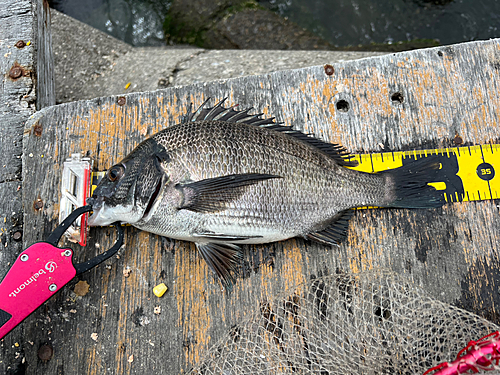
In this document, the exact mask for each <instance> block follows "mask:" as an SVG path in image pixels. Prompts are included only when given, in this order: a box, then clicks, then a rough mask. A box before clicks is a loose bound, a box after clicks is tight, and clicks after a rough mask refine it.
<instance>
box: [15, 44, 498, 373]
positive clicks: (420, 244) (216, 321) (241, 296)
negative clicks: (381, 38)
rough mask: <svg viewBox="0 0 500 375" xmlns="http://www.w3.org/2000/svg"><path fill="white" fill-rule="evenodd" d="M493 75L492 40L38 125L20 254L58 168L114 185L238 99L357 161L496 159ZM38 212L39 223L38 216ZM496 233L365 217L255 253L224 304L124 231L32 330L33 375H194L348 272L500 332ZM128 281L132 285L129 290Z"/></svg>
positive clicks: (193, 265)
mask: <svg viewBox="0 0 500 375" xmlns="http://www.w3.org/2000/svg"><path fill="white" fill-rule="evenodd" d="M499 67H500V40H491V41H487V42H474V43H466V44H460V45H455V46H449V47H440V48H435V49H427V50H417V51H411V52H405V53H400V54H393V55H387V56H382V57H379V58H372V59H365V60H358V61H349V62H344V63H336V64H333V65H332V66H331V67H328V68H327V69H325V68H326V67H324V66H318V67H312V68H306V69H300V70H292V71H282V72H276V73H272V74H268V75H263V76H253V77H244V78H239V79H232V80H227V81H221V82H216V83H211V84H204V85H191V86H185V87H174V88H169V89H165V90H161V91H155V92H149V93H135V94H130V95H127V96H125V99H126V103H125V104H124V105H119V104H118V98H117V97H108V98H100V99H95V100H90V101H82V102H75V103H68V104H65V105H60V106H57V107H51V108H47V109H44V110H42V111H40V112H38V113H37V115H36V116H35V117H34V118H33V119H32V120H31V121H30V122H29V123H27V124H26V129H25V133H24V134H25V136H24V163H25V164H24V165H25V167H24V168H23V181H24V184H25V189H24V191H25V195H24V198H23V199H24V200H23V204H24V207H25V208H26V209H25V222H26V223H29V224H27V225H29V227H30V228H37V230H31V231H29V232H28V231H26V233H25V236H24V243H25V244H26V245H27V244H30V243H32V242H34V241H37V240H40V239H43V238H44V237H45V236H46V235H47V234H48V233H49V232H50V231H51V230H52V229H53V228H54V227H55V226H56V222H57V216H58V202H59V198H60V194H59V190H60V176H61V168H62V162H63V160H64V158H66V157H67V156H69V155H70V154H71V153H74V152H80V151H82V152H83V153H86V154H89V155H90V156H92V157H93V158H94V159H95V165H96V167H97V169H99V170H103V169H106V168H108V167H110V166H111V165H112V164H113V163H114V162H116V161H117V160H119V159H120V158H122V157H123V156H125V155H126V154H127V153H128V152H130V151H131V150H132V149H133V148H134V146H135V145H137V143H139V141H141V140H143V139H144V138H145V137H147V136H148V135H151V134H153V133H155V132H157V131H159V130H160V129H162V128H164V127H165V126H168V125H169V124H175V123H177V122H178V121H179V120H180V119H181V117H182V116H183V115H184V114H185V113H186V111H187V109H188V107H189V104H190V103H191V102H192V103H193V104H194V105H195V106H197V105H199V104H201V103H202V102H203V101H204V100H205V99H206V98H209V97H211V98H213V101H214V102H216V101H218V100H220V99H222V98H224V97H229V100H228V104H235V103H239V104H240V108H245V107H250V106H253V107H255V111H256V112H264V113H265V114H266V115H268V116H276V117H277V119H278V120H279V121H283V122H284V123H285V124H286V125H292V126H294V127H295V128H297V129H301V130H304V131H305V132H308V133H314V134H317V135H318V136H319V137H321V138H322V139H325V140H329V141H332V142H340V143H342V144H344V145H345V146H347V147H348V148H349V149H350V150H352V151H354V152H370V151H380V150H381V147H383V149H384V150H408V149H413V148H424V147H427V148H428V147H445V146H450V145H452V144H453V139H454V137H455V135H456V133H458V134H459V135H460V136H461V137H462V139H463V140H464V142H466V144H484V143H488V142H493V143H497V141H498V138H499V130H498V127H497V122H498V117H499V111H500V94H499V92H500V90H499V87H498V83H497V82H499V79H498V78H499V77H498V75H499V70H500V68H499ZM396 93H399V94H398V95H393V94H396ZM391 98H392V99H391ZM401 98H402V99H401ZM122 102H123V99H121V100H120V104H122ZM346 103H347V105H348V110H346V111H345V109H346V107H347V106H346ZM339 108H340V109H339ZM35 126H36V127H37V129H38V130H39V131H37V132H35V131H34V129H35ZM40 130H42V131H41V134H40ZM28 192H29V194H28ZM39 198H40V199H41V200H42V201H43V203H44V207H43V209H42V210H40V211H36V212H35V211H34V210H32V209H31V207H32V205H33V202H34V200H36V199H39ZM499 221H500V219H499V217H498V208H497V202H496V201H486V202H478V203H454V204H450V205H448V206H445V207H443V208H442V209H433V210H372V211H360V212H357V213H356V215H355V217H354V219H353V220H352V223H351V226H350V232H349V238H348V241H347V242H346V243H345V244H343V245H342V246H341V247H340V248H331V247H326V246H321V245H317V244H313V243H309V242H304V241H303V240H301V239H291V240H288V241H284V242H280V243H275V244H268V245H262V246H248V247H247V248H246V249H245V256H244V262H243V269H242V274H243V276H242V277H240V278H239V279H238V282H237V284H236V286H235V288H234V290H233V292H232V293H230V294H225V293H224V292H222V291H221V290H220V285H219V284H218V283H217V282H216V281H215V279H214V277H213V275H212V274H211V272H210V271H209V270H208V268H207V266H206V264H205V263H204V262H202V261H201V260H200V259H199V258H198V257H197V256H196V253H195V249H194V246H193V245H192V244H190V243H186V242H181V241H171V240H168V239H164V238H161V237H158V236H155V235H152V234H149V233H145V232H140V231H138V230H136V229H135V228H132V227H129V228H127V230H126V245H125V247H124V248H123V249H122V250H121V251H120V256H119V257H116V258H114V259H112V260H109V261H108V262H106V263H107V264H106V266H100V267H98V268H96V269H94V270H92V271H90V272H88V273H87V274H83V275H81V277H80V278H79V279H81V280H84V281H86V282H88V284H89V285H90V292H89V293H88V294H86V295H85V296H83V297H78V296H76V295H75V294H74V292H73V289H74V285H75V284H76V282H77V280H75V281H74V282H72V283H71V284H70V285H69V286H68V287H67V288H66V289H64V290H63V291H62V292H61V293H59V294H58V295H57V296H55V297H54V298H53V299H51V300H50V301H48V303H46V304H45V305H44V307H43V308H42V309H39V310H38V311H37V312H36V313H35V314H34V315H32V317H31V318H30V319H29V320H28V322H27V323H26V324H25V327H26V337H29V338H30V340H32V341H33V342H34V345H33V347H32V349H30V348H25V350H26V355H27V373H29V374H38V373H64V372H65V371H66V372H74V373H81V374H144V373H185V372H186V371H188V369H189V368H190V367H191V366H193V365H194V364H195V363H196V362H197V361H198V360H199V359H200V357H201V355H202V354H203V353H204V351H205V350H206V348H207V347H209V346H210V345H212V344H214V343H215V341H216V340H217V339H218V338H219V337H221V336H222V335H223V334H224V333H225V332H227V330H228V329H229V328H230V327H231V326H232V325H234V324H236V323H238V322H239V321H240V320H241V319H242V318H243V317H245V316H247V315H248V314H249V313H250V311H253V310H255V309H258V308H259V304H260V303H263V302H264V301H266V300H270V299H271V298H272V297H273V296H274V295H276V294H277V293H280V292H282V291H284V290H286V289H288V288H290V287H292V286H293V285H296V284H298V283H301V282H303V281H306V280H308V279H309V278H311V277H312V276H313V275H328V274H335V273H336V272H337V271H339V270H347V271H354V272H358V271H361V270H366V269H372V268H378V267H383V268H388V269H392V270H395V271H397V272H399V273H402V274H406V275H407V276H408V277H410V278H411V279H413V280H414V281H415V283H417V284H420V285H422V286H423V287H424V288H425V289H426V290H428V291H429V293H430V294H431V295H432V296H434V297H436V298H438V299H440V300H442V301H444V302H448V303H455V304H458V305H460V306H464V307H466V308H467V309H468V310H470V311H472V312H475V313H477V314H480V315H482V316H485V317H487V318H488V319H492V320H493V321H494V322H496V323H498V322H499V319H498V316H497V315H496V314H497V313H496V312H497V311H498V308H499V306H500V305H499V299H500V296H499V294H498V287H499V286H500V285H499V282H500V280H499V276H498V275H499V274H498V271H497V270H498V243H499V234H498V233H499V229H500V222H499ZM112 233H113V231H112V230H110V229H92V231H91V237H92V240H91V241H96V242H97V243H99V248H95V247H90V248H88V249H84V250H82V249H76V253H77V255H78V258H77V259H80V260H83V259H88V258H89V257H92V256H93V255H95V254H96V253H98V252H100V251H102V249H105V248H107V247H109V246H111V244H112V240H113V234H112ZM124 269H130V270H131V273H130V275H129V276H128V277H126V276H125V275H124V273H123V270H124ZM160 282H165V283H166V284H167V285H168V287H169V291H168V292H167V294H166V295H165V296H164V297H163V298H161V299H158V298H157V297H155V296H154V295H153V293H152V288H153V287H154V286H155V285H156V284H158V283H160ZM157 306H160V307H161V313H160V314H159V315H157V314H155V313H154V308H155V307H157ZM93 333H95V334H97V337H96V336H95V335H94V336H92V334H93ZM92 337H94V338H96V340H94V339H93V338H92ZM48 341H50V342H51V343H52V345H53V347H54V350H55V355H54V358H53V359H52V360H51V361H49V362H48V363H40V362H39V361H37V359H36V348H38V347H39V346H40V345H41V344H42V343H44V342H48ZM131 356H133V361H131V358H132V357H131Z"/></svg>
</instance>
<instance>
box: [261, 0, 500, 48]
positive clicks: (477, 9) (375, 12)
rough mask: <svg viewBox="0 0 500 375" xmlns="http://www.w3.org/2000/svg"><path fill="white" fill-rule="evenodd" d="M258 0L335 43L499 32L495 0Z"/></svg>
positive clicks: (445, 40) (443, 39)
mask: <svg viewBox="0 0 500 375" xmlns="http://www.w3.org/2000/svg"><path fill="white" fill-rule="evenodd" d="M261 4H262V5H264V6H266V7H268V8H270V9H272V10H275V11H277V12H278V13H279V14H280V15H281V16H284V17H288V18H289V19H290V20H293V21H294V22H296V23H298V24H299V25H300V26H302V27H304V28H306V29H309V30H311V31H313V32H315V33H316V34H318V35H320V36H322V37H323V38H324V39H326V40H328V41H329V42H330V43H332V44H334V45H336V46H346V45H358V44H363V45H364V44H370V43H393V42H397V41H407V40H413V39H438V40H439V41H440V43H441V44H452V43H459V42H464V41H471V40H480V39H489V38H494V37H498V36H500V1H496V0H455V1H453V0H452V1H449V0H434V1H425V0H376V1H373V0H264V1H261Z"/></svg>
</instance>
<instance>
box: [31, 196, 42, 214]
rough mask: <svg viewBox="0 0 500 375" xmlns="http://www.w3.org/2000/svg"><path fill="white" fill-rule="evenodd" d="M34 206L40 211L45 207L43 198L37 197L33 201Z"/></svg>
mask: <svg viewBox="0 0 500 375" xmlns="http://www.w3.org/2000/svg"><path fill="white" fill-rule="evenodd" d="M33 208H34V209H35V211H39V210H41V209H42V208H43V201H42V200H41V199H37V200H36V201H35V202H34V203H33Z"/></svg>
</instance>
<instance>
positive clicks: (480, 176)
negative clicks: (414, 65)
mask: <svg viewBox="0 0 500 375" xmlns="http://www.w3.org/2000/svg"><path fill="white" fill-rule="evenodd" d="M421 158H433V159H435V160H436V161H439V163H440V164H441V167H440V170H439V172H438V173H436V177H434V178H432V180H431V181H429V182H428V184H429V185H432V186H434V187H435V188H436V189H438V190H442V191H443V194H444V196H445V199H446V201H447V202H465V201H481V200H486V199H498V198H500V177H497V176H496V172H495V171H496V170H500V145H481V146H464V147H450V148H443V149H433V150H418V151H395V152H382V153H374V154H355V155H353V159H352V160H356V161H358V163H359V164H358V165H357V166H356V167H351V169H354V170H357V171H361V172H368V173H376V172H380V171H385V170H387V169H394V168H398V167H401V166H402V165H403V164H405V163H411V161H414V160H417V159H421ZM104 175H105V172H93V173H92V189H91V192H94V189H95V188H96V186H97V184H98V182H99V181H100V179H101V178H102V177H104Z"/></svg>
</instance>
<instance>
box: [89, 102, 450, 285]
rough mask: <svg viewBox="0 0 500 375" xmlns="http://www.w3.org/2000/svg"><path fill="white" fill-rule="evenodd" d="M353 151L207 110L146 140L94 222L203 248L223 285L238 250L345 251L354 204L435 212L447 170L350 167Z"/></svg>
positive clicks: (115, 173)
mask: <svg viewBox="0 0 500 375" xmlns="http://www.w3.org/2000/svg"><path fill="white" fill-rule="evenodd" d="M350 159H351V157H350V156H349V155H348V154H347V152H346V151H345V149H343V148H342V147H341V146H339V145H334V144H328V143H325V142H322V141H320V140H318V139H315V138H312V137H308V136H306V135H305V134H302V133H300V132H297V131H295V130H293V129H291V128H290V127H285V126H283V125H281V124H276V123H274V122H273V120H272V119H260V118H259V116H254V115H248V113H247V111H236V110H234V109H233V108H224V107H223V106H222V103H219V104H218V105H216V106H215V107H212V108H203V107H201V108H200V109H198V110H197V111H195V112H194V113H192V114H190V115H189V116H188V117H187V120H186V122H185V123H182V124H178V125H174V126H171V127H168V128H166V129H164V130H162V131H160V132H159V133H157V134H155V135H153V136H152V137H151V138H149V139H146V140H145V141H143V142H142V143H141V144H140V145H138V146H137V147H136V149H135V150H134V151H132V152H131V153H130V154H129V155H128V156H127V157H125V159H124V160H122V161H121V162H119V163H118V164H115V165H114V166H113V167H112V168H111V169H110V170H109V171H108V172H107V175H106V176H107V178H106V177H105V178H103V180H102V181H101V183H100V184H99V186H98V187H97V188H96V189H95V191H94V194H93V196H92V198H91V199H90V202H89V203H90V204H92V205H93V207H94V214H93V215H92V216H91V217H90V218H89V222H90V224H91V225H106V224H107V223H108V222H114V221H118V220H120V221H124V222H128V223H130V224H132V225H134V226H135V227H137V228H139V229H143V230H146V231H149V232H152V233H156V234H159V235H162V236H167V237H171V238H175V239H180V240H187V241H193V242H195V243H196V244H197V247H198V249H199V252H200V255H201V256H202V257H203V258H204V259H205V260H206V261H207V263H208V264H209V265H210V267H211V268H212V269H213V270H214V271H215V272H216V274H217V275H218V276H220V277H221V280H222V281H223V283H224V284H225V285H229V284H231V282H232V281H233V275H232V270H233V269H235V267H236V266H237V264H238V261H239V259H240V257H241V250H240V248H239V246H238V245H240V244H259V243H268V242H274V241H279V240H284V239H287V238H291V237H295V236H302V237H306V238H309V239H312V240H316V241H319V242H322V243H326V244H337V243H339V242H340V241H341V240H342V239H343V238H345V236H346V232H347V229H348V220H349V218H350V217H351V215H352V210H349V209H350V208H353V207H359V206H381V207H384V206H385V207H437V206H440V205H441V204H443V202H444V200H443V199H442V195H439V194H435V193H436V189H434V188H433V187H430V186H428V185H427V183H426V182H425V181H422V179H421V177H420V176H425V177H427V176H428V175H432V173H434V172H435V171H436V170H437V169H438V168H439V165H438V164H436V163H433V162H428V161H424V162H422V161H416V162H415V163H413V164H411V165H405V166H402V167H400V168H398V169H395V170H393V171H386V172H381V173H380V174H369V173H363V172H359V171H354V170H350V169H348V168H346V167H349V166H350V167H352V166H354V164H355V163H353V162H352V161H351V160H350Z"/></svg>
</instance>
